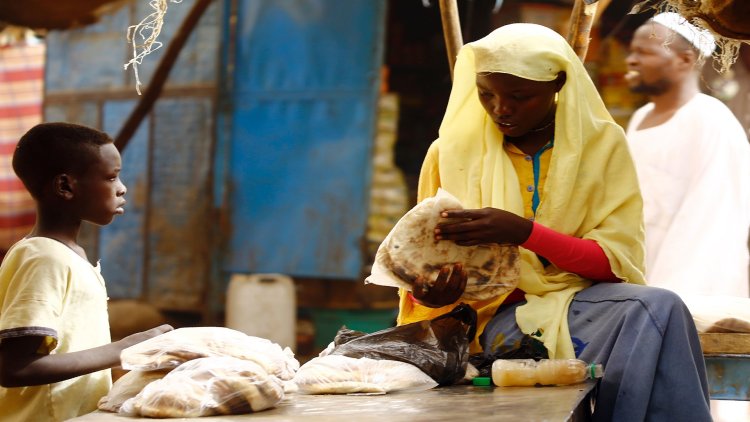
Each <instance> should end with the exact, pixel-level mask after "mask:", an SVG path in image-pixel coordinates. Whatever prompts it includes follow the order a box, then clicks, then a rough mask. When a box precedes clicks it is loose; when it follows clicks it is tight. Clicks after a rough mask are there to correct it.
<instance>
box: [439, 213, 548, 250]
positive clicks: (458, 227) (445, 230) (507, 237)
mask: <svg viewBox="0 0 750 422" xmlns="http://www.w3.org/2000/svg"><path fill="white" fill-rule="evenodd" d="M441 216H442V217H443V218H450V219H454V220H456V221H450V222H446V223H441V224H438V226H437V227H436V228H435V239H436V240H452V241H454V242H456V244H458V245H461V246H474V245H480V244H487V243H499V244H506V245H507V244H511V245H520V244H521V243H523V242H525V241H526V240H527V239H528V238H529V235H530V234H531V228H532V227H533V225H534V223H532V222H531V221H529V220H527V219H525V218H523V217H520V216H517V215H515V214H513V213H511V212H508V211H505V210H501V209H497V208H489V207H488V208H482V209H475V210H447V211H443V213H442V214H441Z"/></svg>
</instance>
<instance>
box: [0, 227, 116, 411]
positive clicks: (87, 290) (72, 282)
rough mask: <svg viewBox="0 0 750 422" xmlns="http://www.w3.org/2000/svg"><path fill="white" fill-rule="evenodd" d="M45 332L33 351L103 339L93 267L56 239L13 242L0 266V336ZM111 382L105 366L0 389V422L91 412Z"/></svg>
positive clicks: (62, 349)
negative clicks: (68, 376)
mask: <svg viewBox="0 0 750 422" xmlns="http://www.w3.org/2000/svg"><path fill="white" fill-rule="evenodd" d="M27 335H34V336H44V337H45V341H44V342H43V345H42V350H40V351H39V353H70V352H76V351H80V350H85V349H90V348H93V347H97V346H101V345H104V344H107V343H109V342H110V341H111V339H110V335H109V316H108V313H107V290H106V288H105V285H104V279H103V278H102V276H101V274H100V272H99V266H98V265H97V266H96V267H94V266H92V265H91V264H90V263H89V262H88V261H86V260H85V259H83V258H82V257H80V256H79V255H78V254H76V253H75V252H73V250H71V249H70V248H68V247H67V246H65V245H63V244H62V243H60V242H58V241H56V240H53V239H49V238H45V237H32V238H28V239H23V240H21V241H19V242H18V243H16V244H15V245H13V247H12V248H11V249H10V250H9V251H8V254H7V255H6V256H5V259H4V261H3V263H2V265H1V266H0V341H2V339H5V338H10V337H18V336H27ZM111 385H112V378H111V374H110V371H109V370H103V371H98V372H94V373H91V374H88V375H83V376H80V377H76V378H72V379H69V380H65V381H62V382H58V383H54V384H45V385H40V386H33V387H17V388H2V387H0V409H2V411H0V421H62V420H65V419H69V418H73V417H76V416H79V415H82V414H85V413H89V412H92V411H94V410H96V404H97V402H98V400H99V398H100V397H102V396H103V395H105V394H107V392H108V391H109V388H110V387H111Z"/></svg>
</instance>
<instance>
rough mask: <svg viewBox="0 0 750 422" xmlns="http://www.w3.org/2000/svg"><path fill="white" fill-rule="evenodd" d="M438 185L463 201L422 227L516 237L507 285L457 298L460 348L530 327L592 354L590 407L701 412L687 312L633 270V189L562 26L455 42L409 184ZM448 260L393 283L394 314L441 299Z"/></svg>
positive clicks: (440, 235) (616, 416) (557, 345)
mask: <svg viewBox="0 0 750 422" xmlns="http://www.w3.org/2000/svg"><path fill="white" fill-rule="evenodd" d="M439 187H441V188H443V189H445V190H447V191H448V192H450V193H451V194H453V195H454V196H456V197H457V198H458V199H459V200H460V201H461V203H462V204H463V205H464V207H466V209H465V210H448V211H446V212H444V213H443V216H444V217H449V218H451V219H452V220H451V221H456V220H455V219H459V221H460V222H457V223H456V222H453V223H445V224H441V225H438V227H436V228H435V238H436V239H438V240H443V241H454V242H456V243H457V244H459V245H464V246H470V245H476V244H482V243H500V244H515V245H520V246H521V280H520V282H519V285H518V289H516V291H514V292H511V293H509V294H506V295H503V296H501V297H497V298H493V299H490V300H485V301H473V302H472V301H470V302H469V304H470V305H471V306H472V307H473V308H474V309H476V310H477V313H478V316H479V327H478V332H479V333H481V336H479V337H478V339H477V340H476V341H475V343H474V344H472V350H473V351H474V352H478V351H480V350H481V351H483V352H484V353H485V354H487V355H492V354H494V353H497V352H501V351H503V350H507V349H510V348H513V347H514V345H516V344H518V342H519V341H520V339H521V336H522V335H523V334H527V335H534V336H536V337H537V338H539V340H540V341H542V342H543V343H544V345H545V347H546V348H547V352H548V354H549V356H550V357H551V358H572V357H578V358H580V359H583V360H586V361H589V362H598V363H603V364H604V365H605V375H604V378H603V379H602V382H601V386H600V389H599V393H598V396H597V400H596V409H595V414H594V416H595V419H596V420H623V421H633V420H644V419H649V420H661V419H665V420H666V419H669V420H691V421H695V420H710V414H709V410H708V409H709V408H708V394H707V387H706V376H705V367H704V363H703V357H702V352H701V349H700V345H699V343H698V337H697V333H696V331H695V327H694V325H693V322H692V318H691V316H690V314H689V313H688V312H687V310H686V308H685V306H684V304H683V303H682V302H681V301H680V299H679V298H678V297H677V296H676V295H674V294H672V293H671V292H668V291H666V290H661V289H656V288H649V287H645V286H642V284H643V283H644V279H643V256H644V250H643V223H642V201H641V196H640V191H639V188H638V183H637V179H636V174H635V170H634V166H633V163H632V160H631V157H630V154H629V152H628V148H627V145H626V140H625V135H624V132H623V130H622V128H621V127H620V126H618V125H617V124H616V123H615V122H614V121H613V120H612V118H611V116H610V115H609V113H608V112H607V109H606V108H605V106H604V104H603V102H602V100H601V98H600V97H599V94H598V93H597V91H596V88H595V86H594V84H593V83H592V82H591V79H590V78H589V76H588V74H587V73H586V70H585V68H584V67H583V65H582V63H581V61H580V60H579V59H578V57H577V56H576V55H575V53H574V52H573V50H572V49H571V48H570V47H569V46H568V44H567V42H566V41H565V39H563V38H562V37H561V36H560V35H558V34H557V33H555V32H554V31H552V30H550V29H548V28H545V27H543V26H539V25H533V24H513V25H507V26H504V27H501V28H499V29H497V30H495V31H494V32H492V33H491V34H489V35H488V36H486V37H485V38H483V39H481V40H479V41H476V42H473V43H470V44H467V45H466V46H464V47H463V48H462V49H461V51H460V53H459V55H458V59H457V61H456V65H455V69H454V82H453V89H452V91H451V95H450V99H449V101H448V106H447V109H446V112H445V116H444V118H443V122H442V124H441V126H440V132H439V139H438V140H436V141H435V142H434V143H433V144H432V145H431V147H430V149H429V151H428V152H427V156H426V158H425V160H424V163H423V166H422V171H421V174H420V181H419V194H418V196H419V198H418V199H419V200H422V199H424V198H427V197H430V196H433V195H434V194H435V193H436V192H437V189H438V188H439ZM447 270H448V269H447V268H446V269H444V271H443V273H442V274H441V275H440V276H439V277H438V280H439V281H438V282H437V283H434V284H433V285H429V284H431V283H418V284H419V285H418V286H415V289H414V291H413V293H408V292H406V291H401V292H400V294H401V300H400V309H399V310H400V312H399V323H400V324H404V323H409V322H413V321H417V320H422V319H428V318H432V317H435V316H437V315H440V314H442V313H445V312H446V311H448V310H450V309H451V308H452V307H453V306H454V305H455V303H454V302H456V300H457V299H458V298H459V297H460V295H461V293H462V286H463V285H464V283H465V275H464V274H462V272H461V271H460V266H455V267H454V268H453V270H452V274H450V275H449V272H450V271H447ZM675 385H679V386H680V387H679V389H677V388H675V387H674V386H675Z"/></svg>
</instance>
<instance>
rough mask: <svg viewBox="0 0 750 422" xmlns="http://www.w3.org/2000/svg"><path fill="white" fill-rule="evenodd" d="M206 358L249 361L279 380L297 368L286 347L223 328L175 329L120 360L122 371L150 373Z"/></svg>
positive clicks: (133, 348) (127, 352)
mask: <svg viewBox="0 0 750 422" xmlns="http://www.w3.org/2000/svg"><path fill="white" fill-rule="evenodd" d="M209 356H232V357H236V358H239V359H244V360H250V361H253V362H255V363H257V364H258V365H260V366H261V367H262V368H263V369H265V370H266V372H268V373H269V374H272V375H275V376H277V377H278V378H280V379H282V380H289V379H292V378H293V377H294V373H295V372H296V371H297V369H299V362H298V361H297V360H296V359H295V358H294V353H293V352H292V351H291V349H289V348H288V347H287V348H285V349H282V348H281V346H279V345H278V344H276V343H274V342H272V341H270V340H267V339H264V338H260V337H253V336H248V335H247V334H245V333H243V332H241V331H237V330H233V329H231V328H226V327H188V328H178V329H176V330H173V331H169V332H166V333H164V334H161V335H158V336H156V337H153V338H150V339H148V340H146V341H144V342H141V343H138V344H135V345H133V346H130V347H128V348H126V349H125V350H123V351H122V353H120V360H121V362H122V367H123V369H126V370H139V371H153V370H158V369H171V368H175V367H177V366H179V365H180V364H182V363H184V362H187V361H190V360H193V359H198V358H202V357H209Z"/></svg>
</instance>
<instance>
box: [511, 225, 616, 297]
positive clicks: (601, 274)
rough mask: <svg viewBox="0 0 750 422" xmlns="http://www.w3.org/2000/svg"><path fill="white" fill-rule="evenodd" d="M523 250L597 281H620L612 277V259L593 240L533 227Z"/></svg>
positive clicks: (541, 227)
mask: <svg viewBox="0 0 750 422" xmlns="http://www.w3.org/2000/svg"><path fill="white" fill-rule="evenodd" d="M521 246H523V247H524V248H526V249H528V250H530V251H532V252H534V253H536V254H537V255H540V256H543V257H544V258H546V259H547V260H548V261H550V262H552V263H553V264H555V265H556V266H557V267H559V268H561V269H563V270H565V271H570V272H572V273H576V274H578V275H580V276H582V277H586V278H588V279H591V280H596V281H609V282H618V281H620V280H619V279H618V278H617V277H616V276H615V275H614V274H612V267H611V266H610V265H609V259H607V255H605V254H604V251H603V250H602V248H601V246H599V244H598V243H596V242H595V241H593V240H591V239H579V238H577V237H573V236H568V235H566V234H562V233H558V232H556V231H554V230H552V229H550V228H548V227H545V226H543V225H541V224H539V223H536V222H535V223H534V226H533V228H532V229H531V235H529V238H528V239H527V240H526V242H524V243H522V244H521Z"/></svg>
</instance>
